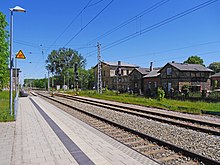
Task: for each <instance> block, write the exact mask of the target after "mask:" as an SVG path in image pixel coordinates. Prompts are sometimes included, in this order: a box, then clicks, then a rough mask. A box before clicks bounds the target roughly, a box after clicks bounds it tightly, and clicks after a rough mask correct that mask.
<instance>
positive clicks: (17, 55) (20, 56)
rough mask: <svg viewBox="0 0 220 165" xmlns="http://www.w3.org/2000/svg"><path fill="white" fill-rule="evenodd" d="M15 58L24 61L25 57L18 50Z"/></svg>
mask: <svg viewBox="0 0 220 165" xmlns="http://www.w3.org/2000/svg"><path fill="white" fill-rule="evenodd" d="M15 58H19V59H25V58H26V57H25V55H24V53H23V52H22V51H21V50H19V52H18V53H17V54H16V57H15Z"/></svg>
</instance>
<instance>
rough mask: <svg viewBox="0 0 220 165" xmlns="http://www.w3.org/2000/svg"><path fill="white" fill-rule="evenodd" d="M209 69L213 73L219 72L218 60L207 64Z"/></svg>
mask: <svg viewBox="0 0 220 165" xmlns="http://www.w3.org/2000/svg"><path fill="white" fill-rule="evenodd" d="M208 68H209V69H212V70H213V71H214V72H215V73H217V72H220V62H213V63H211V64H209V66H208Z"/></svg>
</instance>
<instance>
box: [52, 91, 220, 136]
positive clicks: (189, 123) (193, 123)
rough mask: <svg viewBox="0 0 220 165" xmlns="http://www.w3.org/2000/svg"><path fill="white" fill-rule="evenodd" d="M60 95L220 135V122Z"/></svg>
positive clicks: (59, 95)
mask: <svg viewBox="0 0 220 165" xmlns="http://www.w3.org/2000/svg"><path fill="white" fill-rule="evenodd" d="M55 95H56V96H58V97H64V98H67V99H71V100H74V101H78V102H81V103H86V104H90V105H95V106H99V107H103V108H108V109H111V110H114V111H120V112H124V113H128V114H132V115H136V116H140V117H144V118H148V119H152V120H156V121H159V122H163V123H167V124H172V125H176V126H180V127H183V128H189V129H192V130H196V131H200V132H204V133H208V134H212V135H217V136H220V124H218V123H211V122H207V121H201V120H196V119H189V118H184V117H180V116H173V115H169V114H164V113H159V112H158V113H157V112H152V111H147V110H141V109H137V108H132V107H125V106H122V105H120V106H119V105H115V104H111V103H103V102H101V101H95V100H92V101H91V100H89V99H85V98H77V97H75V96H70V95H65V94H59V93H56V94H55Z"/></svg>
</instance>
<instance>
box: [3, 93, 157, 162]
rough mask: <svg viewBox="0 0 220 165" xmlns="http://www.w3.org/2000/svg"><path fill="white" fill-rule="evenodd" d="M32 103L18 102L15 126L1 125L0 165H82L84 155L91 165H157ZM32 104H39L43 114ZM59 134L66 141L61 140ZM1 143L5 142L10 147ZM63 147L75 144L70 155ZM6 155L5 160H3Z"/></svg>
mask: <svg viewBox="0 0 220 165" xmlns="http://www.w3.org/2000/svg"><path fill="white" fill-rule="evenodd" d="M31 99H32V101H31V100H30V98H29V97H27V98H20V99H19V109H18V115H17V121H16V122H14V123H9V124H8V123H7V124H6V125H4V123H3V124H2V123H0V131H1V130H2V131H4V132H5V135H2V134H0V154H1V155H0V164H2V162H4V163H3V164H13V165H16V164H39V165H46V164H48V165H51V164H52V165H53V164H55V165H59V164H68V165H70V164H73V165H74V164H82V165H84V164H87V163H85V160H84V159H85V158H84V157H83V156H82V155H83V154H84V155H86V156H87V159H88V160H90V164H97V165H106V164H113V165H129V164H132V165H136V164H137V165H138V164H146V165H154V164H157V163H156V162H154V161H152V160H151V159H149V158H147V157H145V156H143V155H141V154H139V153H137V152H135V151H134V150H132V149H130V148H128V147H126V146H124V145H123V144H121V143H119V142H118V141H115V140H114V139H112V138H110V137H108V136H107V135H105V134H103V133H101V132H99V131H97V130H96V129H94V128H92V127H90V126H88V125H87V124H85V123H83V122H81V121H80V120H78V119H76V118H74V117H73V116H71V115H69V114H67V113H65V112H64V111H62V110H60V109H59V108H57V107H55V106H53V105H52V104H50V103H48V102H46V101H44V100H42V99H41V98H39V97H34V96H33V97H32V98H31ZM32 102H35V103H36V104H38V105H39V108H40V109H41V111H42V112H41V111H39V109H37V108H36V106H35V105H34V104H33V103H32ZM42 113H44V115H42ZM45 116H46V117H45ZM51 123H54V124H55V125H56V126H55V127H54V126H53V125H52V124H51ZM2 125H4V127H3V126H2ZM8 128H10V129H8ZM60 133H61V134H60ZM62 133H63V134H65V136H66V137H67V138H69V139H68V140H63V139H65V138H62V137H64V135H63V134H62ZM4 137H10V138H4ZM6 139H7V140H6ZM2 141H3V143H4V142H5V141H8V143H7V144H9V145H6V144H5V143H4V144H3V143H2ZM65 144H69V146H72V145H73V144H74V145H75V146H76V149H74V150H72V151H70V150H69V148H68V146H65ZM3 145H5V147H4V149H2V146H3ZM6 146H7V147H6ZM77 147H78V149H77ZM6 151H8V152H7V154H5V155H7V156H5V157H2V156H3V155H2V153H3V152H4V153H6ZM1 160H2V161H1ZM88 160H86V161H88Z"/></svg>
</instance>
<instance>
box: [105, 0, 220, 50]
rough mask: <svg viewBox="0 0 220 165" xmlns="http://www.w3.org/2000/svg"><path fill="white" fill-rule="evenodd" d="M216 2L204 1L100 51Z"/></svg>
mask: <svg viewBox="0 0 220 165" xmlns="http://www.w3.org/2000/svg"><path fill="white" fill-rule="evenodd" d="M217 1H218V0H209V1H206V2H204V3H202V4H200V5H197V6H195V7H193V8H190V9H188V10H186V11H183V12H181V13H179V14H176V15H174V16H172V17H169V18H167V19H165V20H163V21H160V22H159V23H156V24H154V25H151V26H149V27H146V28H144V29H142V30H140V31H137V32H135V33H132V34H130V35H127V36H126V37H123V38H121V39H119V40H117V41H114V42H112V43H110V44H108V45H106V46H103V49H102V51H104V50H107V49H110V48H112V47H114V46H117V45H119V44H121V43H124V42H126V41H128V40H131V39H133V38H135V37H137V36H140V35H143V34H144V33H147V32H150V31H152V30H154V29H157V28H159V27H161V26H163V25H166V24H168V23H170V22H172V21H174V20H176V19H179V18H181V17H184V16H186V15H188V14H190V13H193V12H195V11H197V10H199V9H202V8H204V7H206V6H208V5H211V4H213V3H214V2H217Z"/></svg>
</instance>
